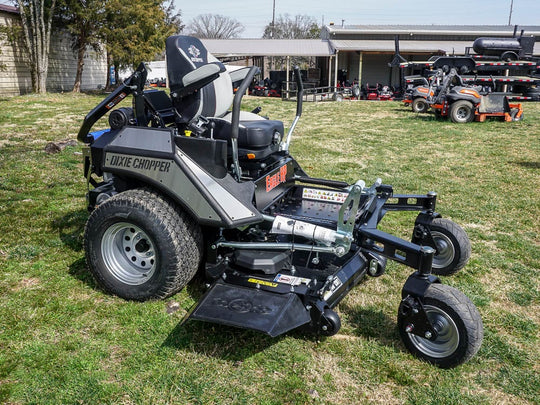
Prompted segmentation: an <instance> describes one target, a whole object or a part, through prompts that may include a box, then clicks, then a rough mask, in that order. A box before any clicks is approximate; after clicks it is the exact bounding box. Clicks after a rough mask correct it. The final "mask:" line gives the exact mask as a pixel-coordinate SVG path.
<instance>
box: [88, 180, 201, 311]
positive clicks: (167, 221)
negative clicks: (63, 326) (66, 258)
mask: <svg viewBox="0 0 540 405" xmlns="http://www.w3.org/2000/svg"><path fill="white" fill-rule="evenodd" d="M201 246H202V233H201V230H200V228H199V226H198V225H197V224H196V223H195V222H194V221H193V220H192V219H191V218H190V217H189V216H188V215H186V214H185V213H184V212H181V211H180V210H178V209H177V208H176V207H175V205H174V203H173V202H171V201H170V200H169V199H167V198H165V197H163V196H161V195H159V194H157V193H155V192H152V191H149V190H146V189H136V190H129V191H125V192H123V193H119V194H116V195H114V196H113V197H111V198H109V199H107V200H106V201H105V202H103V203H102V204H100V205H99V206H98V208H96V210H95V211H94V212H92V214H91V215H90V218H89V219H88V222H87V224H86V229H85V233H84V247H85V251H86V261H87V264H88V267H89V269H90V271H91V272H92V274H93V275H94V278H95V279H96V281H97V282H98V284H99V285H100V286H101V287H102V288H103V289H104V290H106V291H108V292H110V293H112V294H115V295H118V296H119V297H121V298H125V299H130V300H139V301H143V300H147V299H155V298H164V297H167V296H169V295H172V294H174V293H176V292H177V291H179V290H180V289H181V288H182V287H184V286H185V285H186V284H187V283H188V282H189V281H190V280H191V279H192V277H193V276H194V275H195V273H196V272H197V269H198V266H199V261H200V257H201Z"/></svg>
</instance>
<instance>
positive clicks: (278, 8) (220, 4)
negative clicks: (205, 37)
mask: <svg viewBox="0 0 540 405" xmlns="http://www.w3.org/2000/svg"><path fill="white" fill-rule="evenodd" d="M174 2H175V5H176V9H177V10H178V9H180V11H181V13H182V21H183V23H184V24H187V23H189V21H190V20H192V19H193V18H194V17H196V16H197V15H199V14H208V13H210V14H221V15H224V16H227V17H231V18H234V19H236V20H238V21H239V22H240V23H242V24H243V25H244V27H245V31H244V32H243V34H242V35H241V36H242V37H243V38H260V37H261V36H262V34H263V31H264V27H265V26H266V25H267V24H268V23H270V22H271V21H272V9H273V4H274V2H275V12H276V18H277V16H279V15H280V14H282V15H284V14H289V15H290V16H295V15H298V14H302V15H308V16H310V17H313V18H315V19H316V20H317V22H318V23H319V24H322V23H324V24H325V25H328V24H329V23H330V22H333V23H335V24H336V25H341V24H342V20H345V22H344V23H345V25H358V24H427V25H431V24H439V25H444V24H452V25H507V24H508V18H509V14H510V5H511V3H512V0H448V1H440V0H439V1H438V0H371V1H365V0H348V1H347V0H345V1H343V0H341V1H335V0H334V1H331V0H330V1H329V0H258V1H247V0H198V1H193V0H191V1H189V0H174ZM515 24H518V25H539V26H540V0H513V7H512V19H511V24H510V25H515Z"/></svg>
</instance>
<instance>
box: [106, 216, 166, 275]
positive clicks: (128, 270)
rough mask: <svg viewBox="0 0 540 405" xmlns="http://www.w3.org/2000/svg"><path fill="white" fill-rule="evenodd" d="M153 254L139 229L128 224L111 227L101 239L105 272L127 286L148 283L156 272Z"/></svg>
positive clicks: (149, 243)
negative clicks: (106, 270)
mask: <svg viewBox="0 0 540 405" xmlns="http://www.w3.org/2000/svg"><path fill="white" fill-rule="evenodd" d="M155 252H156V250H155V247H154V243H153V241H152V239H151V238H150V237H149V236H148V235H147V234H146V232H144V231H143V230H142V229H141V228H139V227H138V226H136V225H133V224H130V223H128V222H118V223H116V224H114V225H112V226H110V227H109V228H108V229H107V230H106V231H105V233H104V234H103V238H102V239H101V253H102V256H103V261H104V263H105V266H106V267H107V269H108V271H109V272H110V273H111V275H112V276H114V277H115V278H116V279H117V280H118V281H120V282H122V283H124V284H129V285H140V284H144V283H145V282H147V281H148V280H149V279H150V277H152V275H153V274H154V272H155V270H156V253H155Z"/></svg>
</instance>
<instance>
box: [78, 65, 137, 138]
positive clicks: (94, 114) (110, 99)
mask: <svg viewBox="0 0 540 405" xmlns="http://www.w3.org/2000/svg"><path fill="white" fill-rule="evenodd" d="M147 75H148V71H147V70H146V66H145V65H144V63H141V64H140V65H139V67H138V68H137V70H136V71H135V72H134V73H133V75H131V76H130V77H129V78H128V79H126V80H125V81H124V83H122V84H121V85H120V86H119V87H118V88H117V89H116V90H115V91H113V92H112V93H111V94H109V96H107V97H106V98H105V99H104V100H103V101H102V102H101V103H99V104H98V105H97V106H96V107H94V109H93V110H92V111H90V112H89V113H88V114H87V115H86V117H84V121H83V123H82V125H81V128H80V129H79V133H78V134H77V139H78V140H79V141H81V142H85V143H89V142H92V140H93V138H92V137H89V136H88V133H89V132H90V129H91V128H92V126H93V125H94V124H95V123H96V122H97V121H98V120H99V119H100V118H101V117H103V116H104V115H105V114H106V113H108V112H109V111H110V110H111V109H112V108H113V107H115V106H116V105H117V104H118V103H120V102H121V101H122V100H123V99H125V98H126V97H127V96H129V95H130V94H132V93H135V94H136V95H137V94H139V93H140V94H142V91H143V90H144V84H145V83H146V77H147ZM141 101H142V100H141ZM136 104H137V103H136ZM143 107H144V106H143ZM135 108H136V109H137V110H138V109H140V103H139V104H137V105H136V106H135ZM136 113H139V114H138V115H141V114H140V112H139V111H136ZM142 115H144V114H142ZM137 118H138V119H140V118H141V117H139V116H137Z"/></svg>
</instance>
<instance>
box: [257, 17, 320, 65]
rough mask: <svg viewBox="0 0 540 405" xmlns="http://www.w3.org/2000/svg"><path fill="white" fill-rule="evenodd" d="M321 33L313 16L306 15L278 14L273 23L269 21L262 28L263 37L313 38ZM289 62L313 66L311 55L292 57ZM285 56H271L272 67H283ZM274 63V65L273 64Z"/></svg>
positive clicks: (313, 60) (313, 59) (313, 61)
mask: <svg viewBox="0 0 540 405" xmlns="http://www.w3.org/2000/svg"><path fill="white" fill-rule="evenodd" d="M320 35H321V29H320V28H319V26H318V25H317V21H316V20H315V18H313V17H309V16H307V15H296V16H294V17H291V16H290V15H289V14H284V15H280V16H279V17H278V18H277V19H276V20H275V22H274V23H272V22H270V23H268V25H267V26H266V27H265V28H264V33H263V38H267V39H315V38H319V37H320ZM290 62H291V63H292V64H293V65H299V66H313V65H314V64H315V58H311V57H300V56H299V57H293V58H291V60H290ZM285 63H286V58H284V57H279V56H274V57H272V62H271V65H272V68H274V66H275V65H277V66H279V65H281V67H282V68H283V66H285ZM274 64H275V65H274Z"/></svg>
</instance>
